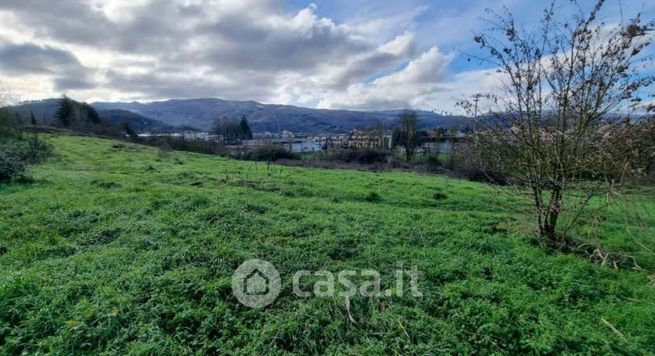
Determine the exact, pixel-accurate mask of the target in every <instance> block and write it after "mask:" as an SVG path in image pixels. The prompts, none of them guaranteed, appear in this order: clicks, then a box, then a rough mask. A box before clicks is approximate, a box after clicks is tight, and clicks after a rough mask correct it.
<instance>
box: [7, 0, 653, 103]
mask: <svg viewBox="0 0 655 356" xmlns="http://www.w3.org/2000/svg"><path fill="white" fill-rule="evenodd" d="M559 2H561V3H562V6H561V8H562V9H566V10H563V11H570V12H571V13H572V11H573V10H574V9H573V8H572V7H571V6H565V5H566V4H568V3H569V2H568V0H559ZM590 2H591V0H581V6H582V8H588V6H589V4H590ZM549 3H550V0H459V1H445V0H433V1H428V0H402V1H401V0H398V1H396V0H394V1H390V0H387V1H382V0H314V1H313V2H312V1H305V0H288V1H282V0H56V1H54V0H53V1H49V0H47V1H46V0H2V1H0V90H2V92H3V93H8V94H10V95H11V98H12V99H13V100H36V99H43V98H51V97H58V96H61V95H62V94H67V95H68V96H70V97H72V98H74V99H76V100H81V101H88V102H96V101H153V100H164V99H170V98H209V97H213V98H222V99H227V100H255V101H259V102H263V103H270V104H291V105H298V106H305V107H311V108H325V109H352V110H384V109H400V108H415V109H423V110H432V111H435V112H440V113H457V112H458V111H459V110H458V108H457V106H456V102H457V101H458V100H459V99H462V98H464V97H469V96H471V95H473V94H475V93H479V92H482V91H485V90H493V87H494V85H497V82H496V75H494V74H495V69H494V68H493V67H492V66H490V65H489V64H487V63H484V62H480V61H479V60H473V61H469V60H468V58H469V55H478V54H480V53H478V52H477V51H478V49H477V48H476V45H475V43H474V41H473V36H474V35H475V34H476V33H478V32H480V31H483V30H484V29H485V26H486V25H485V23H484V22H483V21H482V20H481V19H482V18H484V17H487V15H486V13H485V9H487V8H489V9H491V10H493V11H497V12H500V11H502V9H503V8H507V9H508V10H509V11H511V12H512V13H513V14H514V16H515V17H516V18H517V19H518V20H519V21H520V22H522V23H523V24H524V25H525V26H528V27H529V26H531V25H533V24H534V23H537V22H538V20H539V18H540V16H541V15H542V10H543V9H544V8H546V7H547V5H548V4H549ZM639 11H641V12H642V13H643V15H644V17H645V18H647V19H652V18H655V1H652V0H607V5H606V8H605V11H604V12H603V14H602V16H603V20H605V21H607V22H616V21H619V20H620V19H621V17H622V16H624V17H625V18H629V17H631V16H633V15H634V14H636V13H637V12H639Z"/></svg>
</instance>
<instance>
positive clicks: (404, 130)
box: [393, 110, 421, 161]
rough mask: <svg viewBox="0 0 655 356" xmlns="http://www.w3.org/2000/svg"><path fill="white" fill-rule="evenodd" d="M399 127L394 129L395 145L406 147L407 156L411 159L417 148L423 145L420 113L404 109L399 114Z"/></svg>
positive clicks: (408, 159)
mask: <svg viewBox="0 0 655 356" xmlns="http://www.w3.org/2000/svg"><path fill="white" fill-rule="evenodd" d="M398 121H399V123H398V127H397V128H396V130H395V131H394V135H393V136H394V145H398V146H403V147H404V148H405V158H406V159H407V161H411V160H412V158H414V153H415V152H416V148H417V147H418V146H420V145H421V142H420V138H419V135H418V130H417V128H416V125H417V124H418V115H416V111H414V110H403V111H402V112H401V113H400V115H399V116H398Z"/></svg>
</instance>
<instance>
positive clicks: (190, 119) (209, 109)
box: [92, 99, 461, 132]
mask: <svg viewBox="0 0 655 356" xmlns="http://www.w3.org/2000/svg"><path fill="white" fill-rule="evenodd" d="M92 105H93V106H94V107H96V108H98V109H120V110H128V111H132V112H135V113H138V114H140V115H143V116H145V117H149V118H153V119H157V120H160V121H162V122H164V123H166V124H169V125H172V126H182V125H184V126H192V127H197V128H199V129H202V130H208V129H210V128H211V127H212V124H213V123H214V122H215V121H216V119H219V118H232V119H238V118H240V117H241V116H245V117H247V118H248V121H249V122H250V125H251V127H252V130H253V131H254V132H265V131H269V132H277V131H278V130H290V131H294V132H347V131H350V130H352V129H356V128H365V127H370V126H372V125H373V124H375V123H376V122H382V123H384V124H385V125H386V126H388V127H392V126H394V125H395V123H396V120H397V114H398V113H399V110H396V111H389V112H363V111H349V110H321V109H309V108H302V107H297V106H291V105H268V104H261V103H258V102H255V101H228V100H221V99H187V100H181V99H173V100H166V101H155V102H150V103H138V102H131V103H120V102H119V103H107V102H102V103H94V104H92ZM419 118H420V122H419V126H420V127H422V128H425V127H435V126H441V127H450V126H452V125H453V124H455V123H457V122H461V117H457V116H442V115H439V114H435V113H432V112H428V111H420V112H419Z"/></svg>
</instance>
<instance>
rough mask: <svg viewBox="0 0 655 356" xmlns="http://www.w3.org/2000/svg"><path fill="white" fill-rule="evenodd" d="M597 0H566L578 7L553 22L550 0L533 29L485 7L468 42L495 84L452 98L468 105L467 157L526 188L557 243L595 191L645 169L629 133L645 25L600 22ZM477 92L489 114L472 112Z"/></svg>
mask: <svg viewBox="0 0 655 356" xmlns="http://www.w3.org/2000/svg"><path fill="white" fill-rule="evenodd" d="M604 2H605V1H604V0H598V1H597V2H596V3H595V4H594V6H593V8H592V9H591V10H590V11H589V12H587V13H584V12H583V11H582V10H580V9H582V7H581V6H579V4H578V3H577V2H576V1H571V3H572V4H573V7H574V8H575V9H578V10H579V12H578V13H577V15H574V16H572V17H571V18H561V19H560V18H557V16H556V6H555V5H556V4H555V2H553V3H552V4H551V6H550V7H549V8H548V9H546V10H545V11H544V16H543V19H542V21H541V24H540V26H538V30H537V31H533V32H532V31H527V30H525V29H523V28H520V27H518V26H517V25H516V23H515V21H514V18H513V17H512V14H511V13H509V12H508V11H505V12H504V13H503V14H496V13H493V12H489V13H490V18H489V20H488V23H489V24H490V29H489V30H488V31H487V32H485V33H483V34H480V35H477V36H476V37H475V41H476V42H477V43H478V44H479V45H480V47H481V48H482V49H483V50H484V51H485V52H486V53H487V54H488V57H484V58H483V59H484V60H486V61H489V62H491V63H493V64H495V65H497V68H498V77H499V78H500V79H499V80H500V81H501V82H502V84H501V85H500V86H499V88H498V90H495V91H494V92H493V93H483V94H484V95H483V96H482V97H480V96H476V97H475V99H476V100H475V101H473V100H464V101H462V102H461V103H460V105H461V106H462V107H464V108H465V109H467V110H469V112H470V113H471V114H472V113H473V112H474V111H476V113H475V116H476V121H477V127H478V129H477V132H476V133H475V134H474V135H473V136H474V143H473V144H472V145H471V154H472V156H473V157H474V159H476V160H477V161H478V163H479V164H480V165H482V166H483V167H484V168H485V169H486V170H489V171H493V172H495V173H502V174H503V175H505V177H506V179H507V180H508V181H509V182H510V183H512V184H514V185H515V186H517V187H519V188H521V190H522V191H525V192H527V193H528V194H529V196H530V199H531V201H532V202H533V204H534V208H535V214H536V220H537V232H538V235H539V236H540V237H541V240H542V241H543V242H544V243H545V244H546V245H548V246H550V247H555V248H560V249H561V248H566V247H567V246H569V245H570V243H571V240H570V239H569V238H568V237H567V236H568V234H567V232H569V230H570V229H571V228H572V227H573V226H575V225H576V224H577V223H578V222H579V221H580V220H581V219H582V218H584V216H585V214H587V213H589V212H590V211H591V209H590V206H591V205H592V204H590V202H591V201H592V200H593V199H594V197H596V196H604V197H609V196H612V194H614V193H616V192H618V191H619V189H620V187H621V186H622V184H623V183H624V182H625V181H626V179H627V178H629V177H631V176H633V175H635V174H639V173H640V172H642V171H643V168H644V167H642V164H641V163H642V162H641V161H640V160H639V159H636V155H637V153H636V151H638V148H637V147H636V145H637V143H636V142H635V140H631V139H630V137H631V135H633V133H632V132H633V131H632V130H634V129H635V126H636V125H633V124H632V122H631V119H632V118H631V115H630V113H634V112H635V110H636V108H637V107H638V106H639V104H640V102H641V97H640V95H641V94H643V93H644V88H647V87H648V86H650V85H651V84H652V83H653V80H654V78H653V76H652V75H648V74H647V72H644V71H640V69H641V67H640V65H641V63H643V62H644V61H645V60H649V58H647V57H645V56H644V55H642V53H643V50H644V49H645V48H646V47H647V46H649V45H650V43H651V39H652V36H651V35H650V31H651V30H652V27H653V24H654V23H653V22H649V23H644V21H642V19H641V16H640V15H639V14H637V16H635V17H634V18H633V19H631V20H629V21H627V22H623V23H619V24H617V25H609V24H606V23H604V22H602V21H600V20H599V16H600V12H601V9H602V8H603V4H604ZM557 9H558V8H557ZM479 99H484V101H485V105H486V106H487V107H486V110H485V111H484V112H486V111H487V110H488V112H489V113H488V114H484V115H481V116H479V117H478V115H477V111H478V110H480V109H481V106H482V103H481V102H480V103H478V100H479ZM478 105H480V108H479V107H478ZM480 112H483V111H482V110H480ZM593 205H594V206H595V207H596V208H597V207H598V205H599V204H595V203H594V204H593Z"/></svg>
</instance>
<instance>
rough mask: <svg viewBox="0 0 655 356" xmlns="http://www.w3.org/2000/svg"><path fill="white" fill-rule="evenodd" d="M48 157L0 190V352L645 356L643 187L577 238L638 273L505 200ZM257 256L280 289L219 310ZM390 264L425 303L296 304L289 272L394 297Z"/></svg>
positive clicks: (120, 160) (649, 310)
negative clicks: (363, 279) (556, 237)
mask: <svg viewBox="0 0 655 356" xmlns="http://www.w3.org/2000/svg"><path fill="white" fill-rule="evenodd" d="M48 140H49V141H50V142H51V143H52V144H53V145H54V147H55V157H53V158H51V159H49V160H48V161H47V162H45V163H43V164H40V165H37V166H35V167H33V169H32V177H33V182H31V183H29V184H26V183H22V184H17V183H14V184H3V185H0V212H1V213H0V354H21V353H30V354H32V353H58V354H80V353H102V354H151V355H168V354H187V353H205V354H207V353H208V354H219V353H221V354H287V353H299V354H300V353H302V354H317V353H328V354H351V355H359V354H437V353H476V352H479V353H519V352H521V353H538V354H553V353H563V352H564V353H577V352H582V353H600V354H621V353H623V354H652V353H655V258H654V257H653V256H654V255H653V254H652V251H653V250H655V199H654V198H655V190H653V189H652V188H643V189H640V190H637V191H634V192H632V194H631V195H630V196H629V197H628V198H626V199H625V200H623V201H621V202H617V204H615V205H614V208H613V209H612V210H611V211H610V214H609V216H608V217H607V219H606V220H605V221H604V222H603V224H602V227H601V228H600V230H599V233H598V234H597V235H594V236H593V237H589V238H590V239H594V241H597V242H598V243H600V244H601V245H602V246H604V247H606V248H608V249H612V250H614V251H619V252H622V253H625V254H630V255H632V256H635V258H636V262H637V264H638V265H639V266H640V267H641V268H636V267H635V266H631V265H630V264H629V263H625V264H621V265H619V266H617V268H614V266H611V265H605V266H601V265H600V264H598V263H593V262H592V261H590V260H589V259H587V258H585V257H584V256H580V255H576V254H564V253H558V252H552V251H547V250H545V249H544V248H542V247H540V246H539V245H538V244H537V243H536V242H535V239H534V233H533V231H532V226H531V223H532V220H531V216H530V211H529V207H528V206H527V205H525V202H524V201H523V199H522V198H521V197H520V196H518V195H516V194H514V193H513V192H512V191H510V190H508V189H507V188H501V187H492V186H489V185H485V184H481V183H473V182H467V181H463V180H457V179H452V178H447V177H440V176H429V175H419V174H415V173H409V172H380V173H377V172H360V171H356V170H328V169H311V168H299V167H287V166H279V165H267V164H266V163H261V162H260V163H257V162H244V161H235V160H230V159H226V158H220V157H215V156H208V155H201V154H192V153H181V152H159V151H158V150H157V149H156V148H152V147H146V146H140V145H134V144H129V143H125V142H118V141H111V140H103V139H95V138H82V137H75V136H50V137H48ZM635 207H638V209H636V208H635ZM592 225H593V224H591V223H590V224H589V226H586V227H582V228H580V229H577V230H576V234H578V235H579V236H580V237H581V238H586V237H585V236H587V235H589V236H591V234H592V231H595V230H594V229H593V226H592ZM251 258H261V259H265V260H267V261H269V262H271V263H273V264H274V265H275V266H276V267H277V269H278V271H279V272H280V274H281V275H282V277H283V291H282V293H281V294H280V296H279V297H278V298H277V300H276V301H275V302H274V303H273V304H272V305H270V306H269V307H267V308H264V309H250V308H247V307H245V306H243V305H241V304H239V302H238V301H237V300H236V299H235V297H234V296H233V295H232V290H231V276H232V273H233V272H234V270H235V269H236V268H237V267H238V266H239V265H240V264H241V263H242V262H243V261H245V260H247V259H251ZM400 261H402V262H403V263H404V265H405V266H414V265H415V266H417V267H418V269H419V270H420V271H421V272H422V274H421V276H420V278H419V290H420V291H421V292H422V294H423V296H422V297H420V298H417V297H413V296H412V295H411V294H410V293H405V294H404V295H403V296H395V295H394V296H392V297H390V298H383V297H379V298H363V297H354V298H353V299H352V300H350V303H349V307H347V306H346V302H345V300H344V298H343V297H338V296H335V297H323V298H318V297H313V298H305V299H303V298H298V297H297V296H295V295H294V294H293V292H292V288H291V279H290V276H292V275H293V273H295V272H296V271H298V270H301V269H308V270H328V271H333V272H336V271H339V270H343V269H353V270H363V269H376V270H378V271H380V273H381V274H382V284H383V287H384V288H387V287H388V288H392V287H393V284H394V279H393V271H395V269H396V264H397V262H400Z"/></svg>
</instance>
